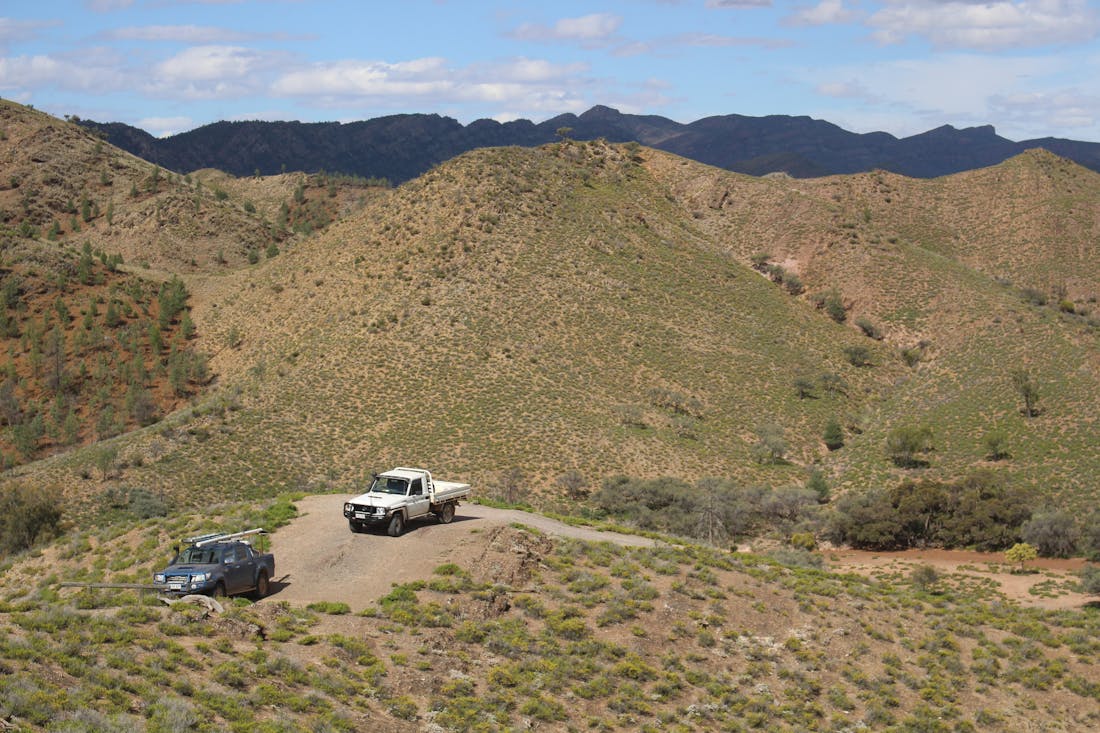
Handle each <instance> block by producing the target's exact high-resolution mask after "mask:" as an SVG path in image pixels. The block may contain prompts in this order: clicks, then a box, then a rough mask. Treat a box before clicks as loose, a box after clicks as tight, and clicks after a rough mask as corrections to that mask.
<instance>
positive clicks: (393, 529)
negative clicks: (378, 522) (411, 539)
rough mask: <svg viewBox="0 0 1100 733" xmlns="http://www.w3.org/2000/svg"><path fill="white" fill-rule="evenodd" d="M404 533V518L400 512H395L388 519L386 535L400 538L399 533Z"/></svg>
mask: <svg viewBox="0 0 1100 733" xmlns="http://www.w3.org/2000/svg"><path fill="white" fill-rule="evenodd" d="M404 531H405V518H404V517H403V516H402V515H401V512H395V513H394V515H393V516H392V517H390V526H389V527H387V528H386V534H388V535H389V536H390V537H400V536H401V533H402V532H404Z"/></svg>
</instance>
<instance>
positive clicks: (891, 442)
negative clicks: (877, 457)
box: [886, 425, 932, 468]
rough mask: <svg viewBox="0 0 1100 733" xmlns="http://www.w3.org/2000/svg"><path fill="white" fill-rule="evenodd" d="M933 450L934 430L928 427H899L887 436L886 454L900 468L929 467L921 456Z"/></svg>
mask: <svg viewBox="0 0 1100 733" xmlns="http://www.w3.org/2000/svg"><path fill="white" fill-rule="evenodd" d="M931 450H932V428H930V427H928V426H927V425H920V426H917V425H899V426H897V427H895V428H894V429H893V430H891V431H890V432H889V433H888V434H887V436H886V453H887V455H888V456H889V457H890V460H892V461H893V462H894V465H896V466H898V467H899V468H917V467H920V466H926V465H928V463H927V461H925V460H923V459H920V458H918V456H919V455H921V454H924V453H928V452H929V451H931Z"/></svg>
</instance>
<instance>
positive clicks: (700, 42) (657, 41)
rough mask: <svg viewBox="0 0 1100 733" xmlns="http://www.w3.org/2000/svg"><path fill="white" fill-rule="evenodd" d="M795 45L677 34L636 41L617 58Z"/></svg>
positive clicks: (621, 48) (620, 50) (781, 41)
mask: <svg viewBox="0 0 1100 733" xmlns="http://www.w3.org/2000/svg"><path fill="white" fill-rule="evenodd" d="M792 45H794V42H793V41H790V40H788V39H785V38H766V37H763V36H724V35H720V34H718V33H703V32H698V33H677V34H676V35H671V36H660V37H658V38H654V39H652V40H649V41H635V42H632V43H627V44H624V45H622V46H619V47H617V48H616V49H615V55H616V56H642V55H645V54H651V53H665V52H668V51H671V50H675V49H679V48H738V47H741V48H744V47H756V48H768V49H777V48H787V47H790V46H792Z"/></svg>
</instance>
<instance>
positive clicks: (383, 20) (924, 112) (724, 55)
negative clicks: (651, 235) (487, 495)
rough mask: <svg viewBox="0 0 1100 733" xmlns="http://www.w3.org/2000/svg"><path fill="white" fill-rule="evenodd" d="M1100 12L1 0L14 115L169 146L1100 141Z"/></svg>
mask: <svg viewBox="0 0 1100 733" xmlns="http://www.w3.org/2000/svg"><path fill="white" fill-rule="evenodd" d="M1098 37H1100V0H986V1H984V2H979V1H977V0H807V1H806V2H799V1H794V2H786V1H785V0H680V1H677V0H619V1H615V0H606V1H604V2H571V1H569V0H557V2H545V1H543V2H524V1H522V0H519V1H517V0H510V1H509V2H494V1H492V0H488V1H486V2H475V1H473V0H468V1H465V2H463V1H459V0H399V1H396V2H395V1H393V0H391V1H390V2H370V1H367V0H362V1H359V2H350V1H343V0H327V1H326V0H318V1H308V0H267V1H260V0H83V1H80V0H72V1H69V2H62V1H59V0H34V1H33V2H32V1H30V0H3V2H0V96H2V97H4V98H6V99H12V100H15V101H18V102H22V103H25V104H32V105H34V106H35V107H36V108H38V109H42V110H45V111H47V112H50V113H52V114H55V115H58V116H61V115H67V114H74V115H78V116H80V117H85V118H90V119H94V120H98V121H101V122H125V123H128V124H131V125H136V126H138V127H141V128H142V129H145V130H148V131H149V132H151V133H153V134H155V135H165V134H171V133H175V132H182V131H185V130H188V129H192V128H194V127H198V126H200V125H203V124H207V123H210V122H215V121H217V120H223V119H225V120H244V119H263V120H301V121H308V122H313V121H322V120H339V121H344V122H347V121H352V120H360V119H369V118H372V117H379V116H382V115H388V114H395V113H402V112H427V113H438V114H442V115H447V116H450V117H454V118H456V119H458V120H459V121H460V122H463V123H468V122H471V121H473V120H475V119H478V118H483V117H490V118H494V119H498V120H502V121H503V120H508V119H515V118H517V117H524V118H527V119H531V120H534V121H536V122H539V121H542V120H545V119H548V118H550V117H553V116H555V115H557V114H560V113H563V112H575V113H580V112H583V111H584V110H586V109H588V108H590V107H592V106H594V105H596V104H604V105H608V106H611V107H615V108H616V109H618V110H620V111H622V112H629V113H634V114H656V115H662V116H664V117H669V118H671V119H674V120H678V121H680V122H690V121H692V120H696V119H699V118H701V117H706V116H710V115H722V114H731V113H737V114H744V115H768V114H790V115H809V116H811V117H815V118H819V119H826V120H829V121H831V122H834V123H836V124H838V125H840V126H842V127H844V128H846V129H849V130H853V131H856V132H870V131H873V130H882V131H886V132H890V133H892V134H894V135H897V136H905V135H912V134H915V133H919V132H923V131H925V130H929V129H932V128H934V127H938V126H940V125H942V124H951V125H954V126H956V127H969V126H973V125H984V124H992V125H994V126H995V127H996V128H997V131H998V133H1000V134H1001V135H1004V136H1005V137H1008V138H1010V139H1013V140H1023V139H1029V138H1036V137H1044V136H1055V137H1067V138H1073V139H1077V140H1092V141H1100V43H1098Z"/></svg>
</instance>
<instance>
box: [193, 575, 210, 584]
mask: <svg viewBox="0 0 1100 733" xmlns="http://www.w3.org/2000/svg"><path fill="white" fill-rule="evenodd" d="M209 578H210V573H198V574H196V575H192V576H191V583H192V584H195V583H205V582H206V581H207V580H208V579H209Z"/></svg>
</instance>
